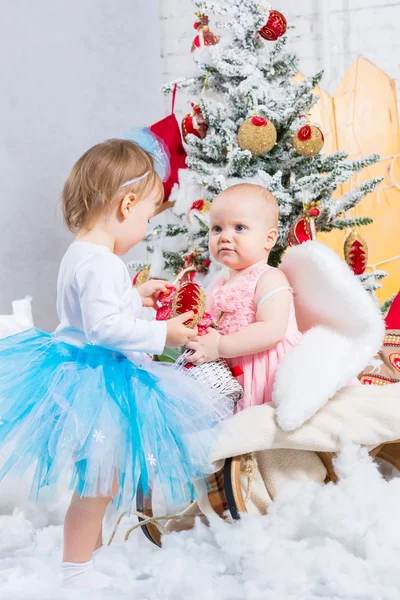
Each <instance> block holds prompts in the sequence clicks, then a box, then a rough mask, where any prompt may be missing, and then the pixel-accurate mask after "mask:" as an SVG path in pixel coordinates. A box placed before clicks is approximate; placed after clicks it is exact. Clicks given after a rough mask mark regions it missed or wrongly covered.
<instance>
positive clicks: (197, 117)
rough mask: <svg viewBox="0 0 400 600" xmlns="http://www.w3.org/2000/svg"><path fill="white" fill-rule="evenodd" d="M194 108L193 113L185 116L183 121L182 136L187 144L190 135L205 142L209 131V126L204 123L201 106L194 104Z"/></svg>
mask: <svg viewBox="0 0 400 600" xmlns="http://www.w3.org/2000/svg"><path fill="white" fill-rule="evenodd" d="M192 107H193V110H192V112H191V113H188V114H187V115H185V116H184V117H183V120H182V134H183V139H184V140H185V142H186V137H187V136H188V135H189V134H192V135H195V136H196V137H198V138H200V139H201V140H204V138H205V137H206V135H207V131H208V125H207V123H206V122H205V121H204V117H203V114H202V112H201V108H200V106H199V105H198V104H194V103H193V102H192Z"/></svg>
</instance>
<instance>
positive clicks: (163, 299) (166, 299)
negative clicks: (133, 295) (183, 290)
mask: <svg viewBox="0 0 400 600" xmlns="http://www.w3.org/2000/svg"><path fill="white" fill-rule="evenodd" d="M175 293H176V287H174V286H173V285H172V286H171V287H169V288H168V289H167V290H166V291H165V292H161V293H160V295H159V296H158V298H157V300H158V302H159V303H160V304H161V305H162V306H167V305H168V304H172V301H173V299H174V296H175Z"/></svg>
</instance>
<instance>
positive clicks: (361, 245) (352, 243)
mask: <svg viewBox="0 0 400 600" xmlns="http://www.w3.org/2000/svg"><path fill="white" fill-rule="evenodd" d="M344 257H345V259H346V262H347V264H348V265H349V267H350V268H351V270H352V271H353V273H354V275H362V274H363V273H364V271H365V269H366V267H367V261H368V246H367V242H366V241H365V240H364V238H363V237H361V235H360V234H359V233H358V232H357V231H355V230H354V231H352V232H351V233H350V234H349V235H348V236H347V238H346V239H345V242H344Z"/></svg>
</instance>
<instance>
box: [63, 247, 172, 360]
mask: <svg viewBox="0 0 400 600" xmlns="http://www.w3.org/2000/svg"><path fill="white" fill-rule="evenodd" d="M57 313H58V317H59V319H60V324H59V326H58V327H57V329H56V330H55V332H54V336H55V337H56V338H57V339H60V340H62V341H65V342H68V343H70V344H74V345H75V346H83V345H84V344H95V345H98V346H103V347H105V348H109V349H112V350H118V351H119V352H121V353H123V354H126V355H127V356H129V358H130V359H131V360H134V361H135V362H136V361H138V362H142V360H143V358H144V355H143V354H142V353H146V354H161V353H162V351H163V349H164V346H165V339H166V334H167V326H166V323H165V321H146V320H144V319H141V318H140V316H141V314H142V301H141V298H140V296H139V293H138V292H137V290H135V289H134V288H132V282H131V279H130V277H129V273H128V269H127V268H126V266H125V264H124V263H123V262H122V260H121V259H120V258H119V257H118V256H116V255H115V254H113V253H112V252H111V251H110V250H109V248H107V247H106V246H99V245H97V244H92V243H91V242H73V243H72V244H71V245H70V246H69V248H68V250H67V252H66V253H65V255H64V257H63V259H62V261H61V265H60V270H59V274H58V282H57Z"/></svg>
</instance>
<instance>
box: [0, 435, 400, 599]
mask: <svg viewBox="0 0 400 600" xmlns="http://www.w3.org/2000/svg"><path fill="white" fill-rule="evenodd" d="M336 468H337V471H338V473H339V475H340V477H341V481H340V483H339V484H338V485H333V484H328V485H325V486H320V485H317V484H314V483H304V482H302V483H291V484H288V485H286V486H285V487H284V488H282V490H281V491H280V493H279V494H278V496H277V498H276V500H275V502H274V503H273V504H272V506H271V507H270V511H269V514H268V515H267V516H265V517H261V516H260V517H248V516H247V517H246V516H245V517H244V518H243V519H242V520H241V521H240V522H236V523H234V524H231V523H224V522H222V521H220V520H219V519H217V518H216V519H215V521H214V522H213V523H212V525H211V527H209V528H208V527H206V526H204V525H202V524H200V523H198V524H197V526H196V529H195V530H194V531H188V532H182V533H179V534H178V533H174V534H171V535H169V536H166V537H164V547H163V549H162V550H160V549H158V548H156V547H155V546H153V545H152V544H151V543H150V542H149V541H147V539H146V538H145V537H144V536H143V534H142V533H141V532H140V531H138V530H137V531H134V532H133V533H132V534H131V537H130V538H129V540H128V542H126V543H125V542H124V541H123V539H124V534H125V532H126V531H127V529H128V528H129V526H131V525H132V524H133V523H134V522H135V521H136V517H130V518H128V517H125V518H124V519H123V520H122V523H121V525H120V529H119V532H118V534H117V536H116V538H115V540H114V542H113V543H112V545H111V546H110V547H105V548H104V549H103V550H102V551H101V552H100V554H99V555H98V557H97V558H96V559H95V563H96V567H97V568H98V570H100V571H103V572H104V573H107V574H108V575H111V576H113V577H115V580H114V582H113V585H112V588H111V589H110V590H104V591H102V592H100V593H99V592H97V591H93V592H90V591H87V590H79V591H77V590H74V591H62V590H61V589H60V587H59V575H58V570H59V564H60V561H61V549H62V521H63V515H64V512H65V510H66V507H67V504H68V499H69V497H68V494H67V493H66V492H62V490H60V496H59V499H58V501H57V502H52V503H49V504H47V505H45V504H42V505H36V504H33V503H30V502H28V501H26V500H25V499H24V497H25V494H26V493H27V491H28V485H27V482H26V481H19V482H18V481H16V480H15V479H11V480H10V479H9V480H8V481H7V479H6V480H5V481H3V482H2V483H1V484H0V598H1V599H2V600H3V599H4V600H13V599H21V600H22V599H24V600H46V599H51V600H56V599H58V598H60V599H63V598H66V599H67V598H71V599H72V598H82V599H83V598H84V599H85V600H86V599H87V600H90V599H91V598H104V599H119V598H121V599H125V598H126V599H128V598H129V599H130V600H133V599H138V600H139V599H140V600H166V599H170V600H205V599H207V600H303V599H304V600H314V599H315V600H316V599H319V598H329V599H332V600H339V599H354V600H355V599H360V600H369V599H371V600H377V599H379V600H392V599H393V600H397V599H398V597H399V591H398V590H399V589H400V570H399V568H398V553H399V551H400V502H399V500H400V479H398V478H393V479H391V480H389V481H387V480H385V479H384V478H383V477H382V476H381V474H380V472H379V471H378V468H377V466H376V464H374V463H373V462H372V461H371V459H370V458H369V457H368V455H367V453H366V451H364V450H360V449H359V448H357V447H356V446H352V445H349V446H348V447H346V448H345V449H344V450H343V452H342V454H341V455H340V457H339V458H338V460H337V464H336ZM116 517H117V515H116V514H115V513H113V512H110V514H109V515H108V517H107V519H106V522H105V535H104V538H105V539H108V537H109V535H110V533H111V530H112V528H113V525H114V523H115V521H116Z"/></svg>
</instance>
